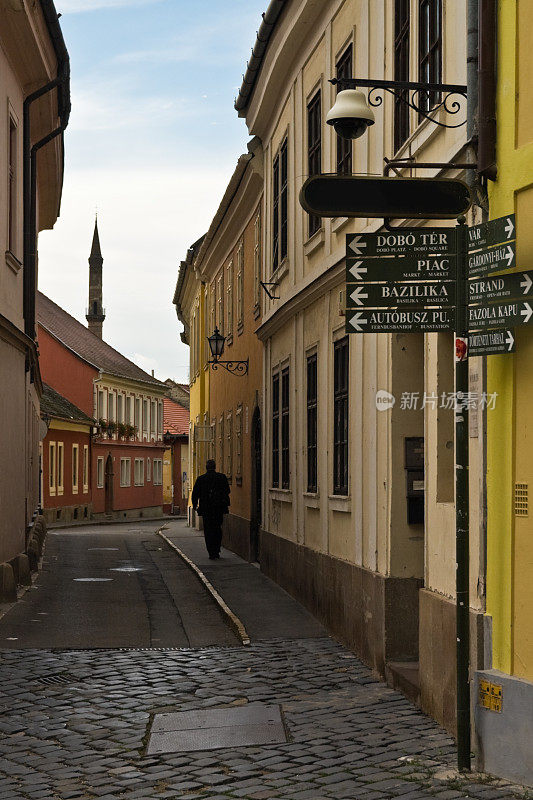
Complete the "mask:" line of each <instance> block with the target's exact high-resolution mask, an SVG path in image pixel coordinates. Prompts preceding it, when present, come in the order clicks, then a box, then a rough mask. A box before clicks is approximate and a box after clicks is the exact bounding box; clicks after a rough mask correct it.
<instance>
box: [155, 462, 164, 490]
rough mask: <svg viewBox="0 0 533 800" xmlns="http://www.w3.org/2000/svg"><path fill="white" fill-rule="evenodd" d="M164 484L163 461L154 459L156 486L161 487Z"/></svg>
mask: <svg viewBox="0 0 533 800" xmlns="http://www.w3.org/2000/svg"><path fill="white" fill-rule="evenodd" d="M162 484H163V461H162V460H161V459H160V458H154V486H161V485H162Z"/></svg>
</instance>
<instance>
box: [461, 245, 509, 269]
mask: <svg viewBox="0 0 533 800" xmlns="http://www.w3.org/2000/svg"><path fill="white" fill-rule="evenodd" d="M515 264H516V245H515V243H514V242H509V243H508V244H502V245H498V246H497V247H489V248H488V249H486V250H478V251H477V252H475V253H469V254H468V274H469V275H470V276H473V275H486V274H487V273H488V272H502V271H503V270H508V269H512V268H513V267H514V266H515Z"/></svg>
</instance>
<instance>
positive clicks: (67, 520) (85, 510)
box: [43, 503, 93, 528]
mask: <svg viewBox="0 0 533 800" xmlns="http://www.w3.org/2000/svg"><path fill="white" fill-rule="evenodd" d="M92 513H93V505H92V503H84V504H82V505H79V506H62V507H60V508H45V509H43V516H44V518H45V520H46V524H47V526H48V527H49V528H55V527H59V526H65V525H68V526H70V525H77V524H79V523H82V522H85V523H86V522H87V521H88V520H90V519H91V518H92Z"/></svg>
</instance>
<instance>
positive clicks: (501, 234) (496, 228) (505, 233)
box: [468, 214, 515, 250]
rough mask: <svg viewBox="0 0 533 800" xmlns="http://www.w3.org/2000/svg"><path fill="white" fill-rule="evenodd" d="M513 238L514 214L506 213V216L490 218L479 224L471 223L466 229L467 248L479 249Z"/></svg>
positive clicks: (509, 240)
mask: <svg viewBox="0 0 533 800" xmlns="http://www.w3.org/2000/svg"><path fill="white" fill-rule="evenodd" d="M514 239H515V215H514V214H508V215H507V216H506V217H498V219H491V220H490V221H489V222H482V223H481V225H472V226H471V227H470V228H469V229H468V249H469V250H480V249H481V248H483V247H491V246H492V245H495V244H502V243H503V242H511V241H513V240H514Z"/></svg>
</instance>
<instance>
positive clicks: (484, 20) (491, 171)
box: [478, 0, 497, 181]
mask: <svg viewBox="0 0 533 800" xmlns="http://www.w3.org/2000/svg"><path fill="white" fill-rule="evenodd" d="M496 25H497V12H496V0H479V152H478V173H479V175H481V176H483V177H484V178H487V179H488V180H491V181H495V180H496V176H497V171H496V47H497V35H496Z"/></svg>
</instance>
